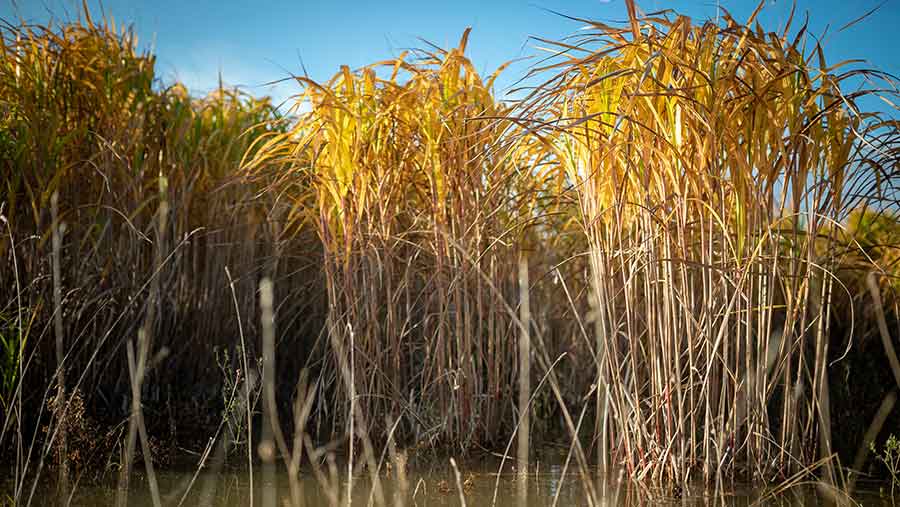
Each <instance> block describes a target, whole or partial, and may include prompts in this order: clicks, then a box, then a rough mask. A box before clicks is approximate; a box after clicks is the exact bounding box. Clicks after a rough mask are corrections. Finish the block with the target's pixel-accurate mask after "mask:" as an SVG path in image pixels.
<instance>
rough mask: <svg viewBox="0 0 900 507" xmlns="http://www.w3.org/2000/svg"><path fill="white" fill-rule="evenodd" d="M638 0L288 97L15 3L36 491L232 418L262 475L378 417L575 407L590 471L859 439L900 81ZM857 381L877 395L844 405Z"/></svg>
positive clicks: (17, 438) (387, 64) (868, 429)
mask: <svg viewBox="0 0 900 507" xmlns="http://www.w3.org/2000/svg"><path fill="white" fill-rule="evenodd" d="M627 5H628V8H629V14H630V15H629V20H628V22H627V23H625V24H624V25H622V26H610V25H607V24H603V23H600V22H595V21H590V20H580V21H581V22H583V23H585V24H587V29H585V30H583V31H581V32H580V33H579V35H577V36H575V37H573V38H571V39H567V40H565V41H561V42H551V41H544V42H545V45H549V46H550V47H551V48H552V49H553V54H552V55H551V57H550V58H549V59H547V60H544V61H543V62H542V63H540V64H538V65H537V66H536V67H535V68H533V70H532V71H531V73H530V74H529V76H528V77H529V79H531V80H532V81H531V82H536V83H537V86H536V87H533V88H529V89H528V90H525V91H523V92H522V96H523V97H524V98H523V99H522V100H521V101H519V102H515V103H513V102H503V101H500V100H498V99H497V98H496V97H495V95H494V90H493V87H494V82H495V79H496V77H497V76H498V75H499V73H500V72H502V71H503V68H501V69H499V70H497V71H496V72H495V73H494V74H492V75H491V76H489V77H487V78H483V77H482V76H480V75H479V74H478V73H477V72H476V71H475V70H474V68H473V65H472V63H471V61H470V60H469V59H468V57H467V56H466V46H467V41H468V37H469V31H468V30H466V31H465V32H464V33H463V36H462V38H461V40H460V42H459V45H458V46H457V47H455V48H452V49H447V50H445V49H441V48H438V47H436V46H431V45H429V47H428V49H426V50H411V51H409V52H407V53H404V54H402V55H401V56H399V57H397V58H395V59H392V60H388V61H383V62H378V63H375V64H373V65H371V66H366V67H363V68H361V69H356V70H352V69H349V68H347V67H341V68H340V70H339V72H337V73H336V74H335V75H334V77H332V78H331V79H330V80H328V81H327V82H324V83H320V82H316V81H314V80H312V79H309V78H306V77H300V78H297V79H296V81H297V84H298V86H299V92H298V94H297V95H296V96H295V97H294V99H293V108H292V109H291V110H290V113H289V114H287V115H281V114H279V113H278V112H277V111H276V109H275V108H274V107H273V106H272V104H271V102H270V101H269V99H268V98H254V97H252V96H249V95H247V94H245V93H244V92H242V91H240V90H237V89H230V88H226V87H225V86H223V85H220V86H219V88H218V89H217V90H214V91H213V92H212V93H210V94H208V95H207V96H205V97H202V98H197V97H192V96H191V95H190V94H189V93H188V92H187V91H186V90H185V88H184V87H183V86H181V85H179V84H173V85H166V84H164V83H162V82H160V80H159V79H158V78H157V77H156V75H155V73H154V59H153V56H152V55H150V54H146V53H141V52H140V51H139V50H138V45H137V41H136V40H135V38H134V36H133V33H132V32H131V31H129V30H127V29H119V28H116V26H115V25H114V24H113V23H112V22H111V21H106V20H104V21H103V22H100V23H97V22H94V21H93V20H92V19H91V18H90V17H89V16H88V15H87V14H86V13H85V14H84V18H83V19H82V20H80V21H78V22H73V23H69V24H63V25H59V26H47V27H37V26H25V25H22V26H11V27H7V28H4V29H2V38H0V40H2V47H0V50H2V51H0V112H2V113H3V114H2V115H0V170H2V173H0V178H2V182H3V187H2V189H0V192H2V197H0V198H2V204H0V206H2V207H0V215H2V218H3V223H4V227H5V229H4V231H3V234H2V235H0V254H2V256H3V257H4V259H8V260H9V262H6V263H3V264H0V280H2V283H0V296H2V298H4V299H2V301H4V306H3V307H0V414H2V416H3V417H2V421H3V427H2V434H0V452H5V453H7V454H8V455H9V456H12V457H13V458H14V459H12V460H11V461H10V462H11V463H14V467H15V478H16V491H15V498H16V499H17V500H18V499H20V498H22V495H23V491H24V490H23V488H24V486H25V484H26V480H25V477H26V472H34V471H35V470H38V471H37V472H36V473H37V474H38V475H39V474H40V470H42V469H43V464H44V461H45V458H46V460H47V462H48V463H49V462H52V461H55V462H56V465H57V468H58V469H61V470H62V471H65V470H67V469H68V468H69V465H70V464H71V463H73V458H72V453H73V452H79V451H83V449H77V448H76V449H71V448H69V447H67V445H68V444H69V443H71V444H72V445H74V446H76V447H77V446H83V445H85V444H80V443H79V442H82V441H88V440H95V441H98V442H99V441H102V442H104V444H103V446H102V448H100V447H98V448H97V449H92V451H96V452H95V454H99V455H102V456H103V459H104V460H105V461H106V462H107V463H110V464H113V465H115V466H113V467H111V468H112V469H115V468H118V470H119V472H120V486H121V491H127V490H128V472H129V471H130V470H131V468H132V466H133V465H132V461H133V459H134V456H136V455H137V453H140V454H141V455H143V458H144V461H145V463H144V467H145V468H146V469H147V470H148V471H149V472H150V473H149V474H148V477H149V478H150V479H149V481H148V483H149V485H150V487H151V490H152V491H154V497H156V498H158V497H159V493H158V491H156V485H155V481H154V480H153V474H152V471H153V467H154V463H156V464H159V463H162V458H163V454H165V452H164V450H162V448H163V447H168V448H170V449H173V448H175V447H176V444H178V445H181V446H182V447H184V446H187V447H189V448H192V449H198V450H202V449H204V448H205V452H203V453H201V455H202V456H203V458H202V466H205V464H207V460H211V461H212V462H213V463H215V464H216V466H220V465H221V464H222V462H223V461H224V459H225V457H227V456H228V451H229V449H230V448H237V449H239V450H241V451H243V452H242V457H243V459H246V460H247V462H248V464H250V465H251V475H250V480H251V481H252V480H253V478H252V477H253V476H252V466H253V463H254V462H255V461H256V457H257V456H256V454H255V453H254V452H253V451H254V449H256V450H258V454H259V457H261V458H262V461H263V462H264V463H266V467H265V468H264V472H265V473H266V474H269V473H272V470H273V469H272V467H271V465H272V464H273V463H274V460H275V459H276V456H277V457H280V458H282V459H283V460H284V462H285V464H286V465H287V468H288V470H289V471H290V472H291V474H294V475H296V473H297V471H298V470H299V467H300V465H301V463H302V462H303V460H302V458H303V457H304V456H305V457H307V458H309V464H310V467H312V468H311V469H312V470H313V472H314V473H316V474H317V475H316V476H317V478H320V479H321V480H322V481H323V482H328V481H329V480H334V481H335V482H334V484H337V479H335V478H334V477H333V476H326V474H325V473H324V472H323V469H321V468H320V466H321V465H322V463H327V465H328V466H329V467H334V465H335V463H334V461H333V458H334V456H335V453H336V452H339V451H344V450H346V451H348V452H347V453H346V455H348V456H349V462H350V463H349V467H350V470H351V471H352V470H354V463H355V461H354V453H355V449H356V448H357V447H356V445H357V444H360V443H361V444H362V445H363V447H362V449H363V456H364V462H365V463H366V465H367V469H368V471H369V473H370V474H372V478H373V484H374V485H377V484H378V481H377V470H378V469H379V466H380V465H379V459H378V456H379V454H382V455H387V454H390V455H391V459H392V460H394V462H403V463H405V460H406V457H407V454H406V453H407V451H406V450H404V449H411V450H410V451H409V452H416V451H421V450H423V449H432V450H444V451H449V452H452V453H467V452H472V451H474V450H476V449H479V448H484V449H492V450H498V451H503V450H507V451H508V449H509V448H510V444H509V443H508V442H510V439H511V437H512V436H514V435H515V434H516V433H517V432H518V433H520V434H523V435H524V437H525V438H524V439H523V441H525V442H527V438H528V436H529V434H531V436H533V437H535V438H536V439H540V440H544V441H549V440H553V439H556V438H559V437H560V435H562V438H563V439H564V440H565V441H566V442H567V443H568V444H569V445H570V447H569V459H573V458H574V459H575V460H576V462H577V463H578V465H579V467H578V468H579V470H580V472H581V473H582V474H584V475H585V476H587V473H588V471H589V466H590V465H591V464H593V463H596V464H597V465H600V466H602V467H621V468H622V469H624V470H625V471H626V472H627V474H629V475H630V476H631V477H633V478H635V479H639V480H646V479H652V480H658V481H665V482H668V483H688V482H689V481H691V480H693V479H698V478H699V479H703V480H706V481H710V482H712V481H718V480H720V479H723V478H744V479H750V480H772V479H786V478H792V480H797V478H798V477H803V476H805V475H806V474H808V473H810V472H811V471H813V470H814V469H818V468H819V467H821V478H822V479H823V480H824V481H826V482H828V483H832V484H833V483H836V482H837V481H838V480H839V478H840V477H841V475H842V474H841V472H842V469H841V468H840V467H839V466H838V465H840V464H843V465H847V464H849V463H851V462H853V463H854V466H856V467H858V468H861V467H862V466H863V465H864V464H865V463H866V454H865V452H866V451H865V450H866V449H868V448H869V444H870V443H871V441H880V440H881V439H882V438H881V437H879V435H880V433H881V431H880V430H881V427H882V426H883V425H884V424H885V421H891V420H894V419H891V417H892V416H890V410H891V408H892V407H893V404H894V401H895V400H896V392H895V391H896V388H895V385H894V383H893V382H894V380H895V379H896V385H897V387H900V363H898V362H897V358H896V352H895V351H894V348H895V347H896V339H897V336H898V335H900V333H896V334H893V333H894V328H893V327H892V326H893V325H894V324H895V323H896V322H898V318H900V309H898V301H900V298H898V291H900V285H898V280H900V271H898V260H900V255H898V251H900V250H898V244H900V225H898V212H900V199H898V197H900V195H898V193H897V182H898V178H900V175H898V163H897V153H900V150H898V148H900V144H898V141H900V137H898V132H900V131H898V128H897V127H898V124H897V121H896V120H895V119H894V116H893V115H894V113H895V112H896V111H895V110H892V109H888V110H887V111H885V110H880V111H867V110H865V109H864V108H863V106H864V105H865V104H869V103H871V102H869V101H868V98H870V97H882V98H885V103H887V104H895V103H896V98H897V97H896V95H897V93H896V86H895V83H894V81H893V80H892V78H891V76H889V75H887V74H884V73H881V72H878V71H874V70H866V69H862V68H859V67H857V66H855V64H853V63H852V62H845V63H841V64H833V63H830V62H828V61H827V59H826V58H825V56H824V55H825V51H824V49H823V48H822V47H821V46H819V45H818V44H817V43H816V42H815V41H813V40H812V39H810V38H809V37H808V36H807V35H806V29H805V27H801V28H799V29H798V28H794V27H792V26H791V23H790V22H789V23H788V25H787V26H785V27H783V28H781V29H780V30H779V31H777V32H767V31H765V30H763V28H762V27H760V26H759V25H758V24H756V23H755V21H754V20H755V17H756V14H758V12H757V13H754V15H753V16H752V17H751V19H750V20H748V21H747V22H746V23H740V22H738V21H736V20H734V19H733V18H732V17H731V16H730V15H728V14H727V13H723V15H722V16H721V17H720V18H719V20H718V21H716V22H713V21H706V22H702V23H700V24H696V23H695V22H693V21H692V20H690V19H688V18H686V17H682V16H678V15H675V14H673V13H657V14H653V15H642V14H640V13H639V12H638V10H637V7H636V6H635V5H634V4H633V2H630V1H629V2H627ZM860 83H861V84H860ZM851 85H852V86H851ZM849 90H852V91H849ZM258 289H259V290H258ZM259 315H261V317H262V318H260V317H258V316H259ZM873 357H874V358H875V359H873ZM873 361H875V362H876V363H878V364H881V366H882V367H881V368H874V369H873V368H872V367H871V364H872V362H873ZM854 376H855V378H859V379H861V383H859V384H852V383H850V382H848V381H847V379H850V378H854ZM838 379H840V380H838ZM886 386H887V387H886ZM854 399H861V400H862V399H864V400H865V401H864V402H861V403H860V404H859V407H860V408H859V410H860V413H858V414H851V415H852V416H854V417H856V418H858V420H859V421H861V422H860V423H859V424H855V425H850V424H844V425H836V424H834V423H835V421H836V420H837V419H838V418H845V417H847V413H848V412H847V411H848V410H851V407H852V406H853V405H852V400H854ZM257 400H262V401H261V402H259V403H257ZM73 406H74V407H76V408H77V410H73V411H71V412H70V407H73ZM76 412H77V415H78V421H74V420H72V419H73V415H72V414H74V413H76ZM873 419H874V421H873ZM85 421H88V422H89V423H87V422H85ZM887 424H888V425H890V424H891V423H890V422H888V423H887ZM109 428H113V429H112V430H110V429H109ZM42 430H43V431H42ZM98 430H102V431H101V432H105V433H106V435H105V436H102V437H101V436H98V437H97V438H95V439H93V438H92V439H88V438H82V436H83V435H87V434H90V435H93V434H95V432H96V431H98ZM882 437H883V435H882ZM160 442H163V443H164V444H161V443H160ZM254 443H258V444H260V445H259V446H258V447H257V446H254V445H251V444H254ZM380 444H384V445H385V451H384V452H383V453H382V452H380V451H378V449H377V447H376V446H377V445H380ZM214 449H217V450H215V452H213V450H214ZM520 449H521V447H520ZM858 449H860V450H861V451H857V450H858ZM526 450H527V449H526ZM522 454H526V455H527V453H525V452H523V451H522V450H520V457H521V456H522ZM81 455H84V453H83V452H82V454H81ZM211 456H212V457H211ZM836 456H837V457H839V458H840V461H839V460H836V459H835V457H836ZM54 457H55V458H54ZM383 457H384V456H382V458H383ZM397 460H399V461H397ZM525 461H527V460H523V461H522V463H521V464H520V466H521V465H524V464H525ZM357 467H358V468H357V469H356V470H357V472H359V471H361V468H359V465H357ZM330 470H331V471H333V470H336V469H335V468H331V469H330ZM59 477H60V481H61V482H62V483H65V481H66V480H67V478H66V476H65V473H61V474H60V476H59ZM329 477H331V479H329ZM349 483H350V485H349V486H348V488H349V489H351V490H352V480H351V481H349ZM329 484H330V483H329ZM588 484H590V483H588ZM851 484H852V483H851ZM291 487H292V488H296V487H297V486H296V484H295V483H293V482H292V483H291ZM586 488H587V489H586V492H587V493H588V494H592V493H593V489H592V488H593V486H586ZM332 489H333V490H334V491H332V494H333V495H335V496H334V500H335V501H337V499H338V496H339V494H340V492H339V491H337V486H335V487H334V488H332ZM292 494H297V491H295V490H293V489H292ZM348 494H350V493H348ZM372 494H373V498H376V500H377V499H378V497H379V495H380V494H381V493H380V492H379V491H378V488H376V487H374V486H373V493H372ZM119 499H120V503H122V502H124V501H125V500H127V495H124V493H120V497H119Z"/></svg>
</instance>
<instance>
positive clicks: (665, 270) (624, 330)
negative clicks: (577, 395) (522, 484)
mask: <svg viewBox="0 0 900 507" xmlns="http://www.w3.org/2000/svg"><path fill="white" fill-rule="evenodd" d="M626 3H627V6H628V10H629V21H628V22H627V23H626V24H625V25H624V26H610V25H607V24H604V23H600V22H596V21H590V20H583V19H582V20H578V21H581V22H583V23H586V24H587V26H586V28H585V29H584V30H583V31H581V32H579V34H577V35H574V36H572V37H570V38H568V39H566V40H564V41H562V42H551V41H542V42H544V43H546V44H549V48H550V50H551V51H553V52H555V53H556V54H555V56H552V57H551V58H549V59H548V60H547V61H545V62H544V63H543V64H541V65H539V66H538V67H537V68H535V69H534V70H533V71H532V75H533V76H534V77H536V78H540V79H541V83H542V84H541V85H540V86H539V87H538V88H537V89H536V90H535V91H533V92H532V93H531V94H530V95H529V96H528V97H527V99H526V100H525V101H524V103H523V105H522V107H521V109H520V111H519V113H518V114H519V117H520V118H522V119H524V121H526V122H529V121H530V125H531V127H532V131H533V133H534V135H536V136H539V137H540V138H542V140H543V141H544V142H543V144H542V146H543V147H544V149H545V150H546V152H547V155H548V156H549V157H553V158H554V159H555V160H557V161H558V164H559V169H560V171H562V172H564V174H565V177H566V179H567V181H568V182H569V183H570V184H571V185H573V188H574V189H575V192H576V193H577V195H578V199H579V202H580V221H581V223H582V224H583V230H584V233H585V234H586V236H587V239H588V243H589V257H590V271H591V276H590V280H591V289H592V292H593V298H592V302H593V304H595V305H596V306H597V308H595V309H594V310H595V311H594V312H592V317H593V321H594V334H595V338H596V348H597V356H598V358H599V359H598V361H599V363H598V370H599V371H598V379H599V383H600V385H601V386H606V396H608V398H607V399H606V402H608V403H609V407H610V412H609V414H608V415H607V416H603V415H600V416H598V417H608V418H609V420H608V421H606V420H604V421H602V424H598V425H597V428H603V429H604V430H603V432H604V434H603V435H601V441H603V442H607V443H608V444H609V445H611V446H612V447H611V448H612V449H613V455H614V456H616V457H617V459H618V460H619V461H620V462H621V463H624V464H625V465H626V466H627V467H628V468H629V470H631V471H632V473H633V474H635V475H637V476H667V477H670V478H674V479H676V480H682V479H686V478H687V477H688V476H689V475H691V474H693V473H694V472H702V474H703V475H704V476H705V477H707V478H709V477H711V476H718V475H719V474H720V473H722V472H728V471H730V472H732V473H733V472H735V471H740V470H743V471H745V472H747V473H749V474H750V475H752V476H755V477H771V474H772V473H775V472H782V473H786V472H790V471H793V470H795V469H797V467H802V466H805V465H809V464H811V463H813V462H815V461H816V460H817V459H818V458H820V457H827V456H830V455H831V426H830V424H831V419H830V414H829V398H828V392H829V391H828V377H827V375H826V374H825V373H826V369H827V367H828V363H829V357H833V355H834V350H833V347H834V344H832V343H831V342H830V340H829V337H830V336H831V334H830V333H829V330H830V326H831V325H832V321H833V319H834V318H835V316H834V315H833V314H832V306H833V305H832V300H833V298H834V294H835V293H836V292H838V291H844V290H845V288H844V287H843V285H842V284H841V282H840V281H839V280H838V279H837V277H836V275H835V273H836V269H837V268H838V266H839V265H840V264H841V263H842V261H843V259H842V257H841V252H844V253H846V252H847V249H843V248H837V247H838V246H841V245H843V244H844V243H845V240H846V238H845V237H844V231H843V225H842V224H843V223H844V222H845V220H846V219H847V218H848V217H849V215H850V212H851V211H853V210H855V209H857V208H860V207H867V206H868V207H875V208H877V209H879V210H883V211H885V212H887V213H889V214H890V213H895V212H896V210H897V206H898V200H897V198H898V193H897V188H898V187H897V184H898V181H900V179H898V172H897V169H898V166H897V155H898V147H900V144H898V129H897V122H896V119H895V117H893V116H891V115H890V114H888V113H886V112H883V111H881V112H879V111H865V110H863V109H862V104H863V103H869V104H871V103H872V101H871V100H868V98H871V97H882V98H885V99H886V100H885V101H884V102H880V103H881V104H882V107H883V108H884V109H886V110H887V111H888V112H890V113H895V112H896V108H895V107H894V106H893V104H896V103H897V102H896V96H897V89H896V87H895V83H894V82H893V80H892V78H891V77H890V76H889V75H887V74H885V73H881V72H878V71H874V70H864V69H859V68H857V67H856V66H854V63H855V62H845V63H839V64H829V63H828V62H827V60H826V58H825V56H824V50H823V48H822V47H821V46H820V45H819V44H818V43H817V42H816V41H815V39H811V38H810V37H809V36H808V35H807V31H806V26H805V25H804V26H801V27H799V28H796V27H793V26H792V24H791V20H789V21H788V23H787V25H786V26H785V27H784V28H783V30H782V31H780V32H777V33H776V32H767V31H764V30H763V28H762V27H760V26H759V25H758V24H756V23H755V22H754V20H755V18H756V16H757V14H758V13H759V10H760V8H762V4H760V5H759V7H758V8H757V9H756V11H755V12H754V13H753V15H752V16H751V17H750V19H749V20H748V21H747V22H746V23H740V22H738V21H736V20H734V19H733V18H732V17H731V16H730V15H729V14H728V13H727V12H725V11H723V12H722V13H721V16H720V17H719V18H717V20H709V21H706V22H704V23H702V24H694V23H692V21H691V20H690V19H689V18H687V17H683V16H678V15H674V14H672V13H670V12H662V13H656V14H650V15H643V14H640V13H639V12H638V10H637V7H636V6H635V5H634V2H632V1H628V2H626ZM851 88H852V89H853V91H848V89H851ZM883 104H887V107H885V106H884V105H883ZM894 216H896V215H894ZM851 315H852V314H851ZM848 320H850V319H849V318H848ZM830 347H831V349H830ZM839 352H840V351H839ZM838 355H839V354H838ZM603 402H604V401H603V400H598V403H603ZM600 412H601V411H599V410H598V413H600Z"/></svg>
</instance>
